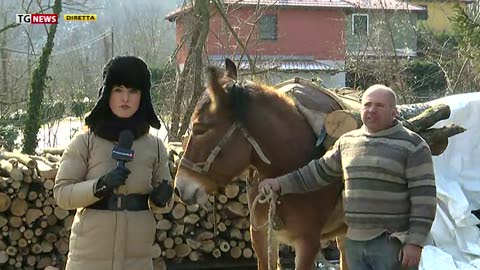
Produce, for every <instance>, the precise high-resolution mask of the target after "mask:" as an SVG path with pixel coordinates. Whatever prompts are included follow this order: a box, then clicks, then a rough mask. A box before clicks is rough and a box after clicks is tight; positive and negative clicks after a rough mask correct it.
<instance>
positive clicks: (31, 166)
mask: <svg viewBox="0 0 480 270" xmlns="http://www.w3.org/2000/svg"><path fill="white" fill-rule="evenodd" d="M57 162H58V157H55V156H53V155H47V156H45V157H34V156H27V155H23V154H20V153H9V152H2V153H1V154H0V175H1V178H0V230H1V234H0V268H1V269H44V268H46V267H47V266H55V265H63V264H64V262H65V258H66V254H67V252H68V239H69V234H70V227H71V224H72V222H73V214H74V213H71V212H69V211H67V210H64V209H62V208H60V207H58V206H57V205H56V204H55V200H54V198H53V185H54V179H55V175H56V172H57V166H58V165H57Z"/></svg>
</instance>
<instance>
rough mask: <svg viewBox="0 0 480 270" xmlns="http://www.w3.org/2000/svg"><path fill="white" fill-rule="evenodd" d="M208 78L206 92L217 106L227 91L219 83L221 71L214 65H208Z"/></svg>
mask: <svg viewBox="0 0 480 270" xmlns="http://www.w3.org/2000/svg"><path fill="white" fill-rule="evenodd" d="M207 73H208V80H209V87H208V93H209V95H210V98H211V99H212V101H213V104H214V106H215V107H216V106H218V105H219V104H221V103H222V100H225V98H226V96H227V93H226V92H225V89H223V86H222V85H221V84H220V82H219V79H220V78H221V77H222V75H223V74H222V71H221V70H219V69H218V68H216V67H208V69H207Z"/></svg>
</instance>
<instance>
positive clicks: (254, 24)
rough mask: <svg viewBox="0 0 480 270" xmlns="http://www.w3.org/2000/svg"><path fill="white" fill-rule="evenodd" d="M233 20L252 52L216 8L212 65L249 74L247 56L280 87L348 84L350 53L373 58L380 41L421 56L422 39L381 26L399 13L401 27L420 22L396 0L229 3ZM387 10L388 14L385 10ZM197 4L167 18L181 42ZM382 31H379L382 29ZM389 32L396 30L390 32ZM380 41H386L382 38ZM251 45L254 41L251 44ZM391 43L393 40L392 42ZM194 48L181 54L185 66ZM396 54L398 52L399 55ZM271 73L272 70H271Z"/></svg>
mask: <svg viewBox="0 0 480 270" xmlns="http://www.w3.org/2000/svg"><path fill="white" fill-rule="evenodd" d="M222 2H223V3H224V5H225V7H226V10H227V11H226V14H227V18H228V21H229V22H230V24H231V25H232V27H233V28H234V29H235V30H236V31H237V33H238V36H239V37H240V39H241V40H242V41H243V43H246V44H247V45H246V47H247V50H246V52H243V51H242V48H241V46H239V45H238V43H237V42H236V40H235V39H234V38H233V37H232V35H231V33H229V31H228V30H227V28H226V27H225V23H224V21H223V19H222V17H221V16H220V15H219V14H218V12H216V10H215V9H214V8H213V7H212V8H211V12H210V14H211V17H210V32H209V35H208V38H207V43H206V45H205V51H206V54H207V58H208V59H207V60H208V62H209V64H214V65H218V66H221V65H222V63H223V60H224V59H225V58H226V57H230V58H233V59H234V61H235V62H236V63H239V69H240V71H245V72H248V70H249V68H250V67H249V62H248V61H247V58H246V57H245V56H244V54H245V53H247V54H248V55H249V56H250V57H251V58H252V59H253V60H254V63H255V67H256V68H257V69H258V70H263V71H264V72H262V73H261V74H262V75H263V76H262V77H263V78H264V80H266V81H267V82H269V83H272V84H275V83H278V82H280V81H284V80H286V79H291V78H293V77H303V78H307V79H321V81H322V82H323V84H324V85H325V86H327V87H343V86H345V64H346V61H347V56H348V55H347V53H348V54H358V53H365V51H366V49H371V50H372V52H369V54H370V55H372V54H374V53H375V52H377V51H378V50H376V48H377V47H379V45H378V43H380V42H385V39H384V37H389V39H388V40H392V39H393V40H395V42H394V44H395V46H391V48H392V49H393V48H395V50H396V51H397V50H398V54H402V55H415V51H416V37H415V35H414V32H413V31H410V29H408V31H407V30H405V29H404V28H400V27H397V26H396V23H393V25H395V26H394V30H393V32H392V31H389V32H388V33H390V34H393V38H392V37H391V36H390V35H385V34H384V30H383V28H378V27H377V25H379V24H381V21H382V19H383V20H387V21H389V20H390V19H391V18H390V17H388V16H393V15H395V17H394V18H395V19H394V20H397V21H398V22H400V23H404V21H405V22H408V27H410V23H411V20H410V19H411V18H410V17H412V16H413V17H415V18H414V19H413V20H414V22H416V21H415V20H416V13H412V11H414V12H416V11H417V10H423V8H419V7H414V6H411V5H408V4H406V3H403V2H399V1H396V0H260V1H259V0H223V1H222ZM382 8H383V9H385V10H383V9H382ZM189 10H191V6H188V5H187V6H183V7H181V8H178V9H176V10H174V11H172V12H171V13H169V14H167V16H166V19H168V20H169V21H171V22H175V23H176V29H177V44H180V43H181V40H182V37H183V36H184V29H185V20H184V18H185V15H187V14H188V12H189ZM377 29H378V31H377ZM389 30H392V29H391V28H389ZM379 37H380V38H379ZM247 41H248V42H247ZM390 43H391V42H390ZM187 53H188V49H187V48H185V46H184V48H182V49H181V50H180V51H179V53H177V63H178V64H179V66H180V68H181V67H182V66H183V64H184V63H185V60H186V55H187ZM394 54H395V53H394ZM265 71H268V72H265Z"/></svg>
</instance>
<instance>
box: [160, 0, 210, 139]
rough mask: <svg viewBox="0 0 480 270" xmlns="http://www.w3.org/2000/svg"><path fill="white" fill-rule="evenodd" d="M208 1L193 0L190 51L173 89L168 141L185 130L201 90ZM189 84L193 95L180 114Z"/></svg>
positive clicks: (207, 25)
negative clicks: (189, 81)
mask: <svg viewBox="0 0 480 270" xmlns="http://www.w3.org/2000/svg"><path fill="white" fill-rule="evenodd" d="M208 3H209V2H208V1H206V0H201V1H195V5H194V8H193V10H194V12H193V16H195V17H197V18H195V19H194V21H195V24H194V29H193V31H192V33H193V34H192V37H191V42H190V48H189V49H190V51H189V54H188V56H187V60H186V61H185V65H184V67H183V70H182V72H181V74H180V75H179V77H178V81H177V86H176V89H175V99H174V108H173V110H172V125H171V128H170V134H169V140H170V141H179V140H180V138H181V136H182V135H183V133H185V131H186V130H187V127H188V122H189V120H190V117H191V115H192V113H193V109H194V107H195V104H196V103H197V101H198V98H199V97H200V94H201V93H202V92H203V90H204V89H203V88H202V87H198V89H197V87H196V86H201V85H202V76H201V74H202V64H203V61H202V52H203V48H204V45H205V41H206V39H207V35H208V30H209V22H210V13H209V4H208ZM190 71H192V72H193V73H194V74H193V82H191V83H190V84H189V83H188V82H187V81H188V76H189V73H190ZM189 85H192V86H194V90H193V95H192V97H191V99H190V102H189V105H188V107H187V111H186V112H185V114H182V113H181V112H182V101H183V99H184V94H185V88H186V87H187V86H189ZM182 115H183V118H182V121H181V123H180V118H181V116H182Z"/></svg>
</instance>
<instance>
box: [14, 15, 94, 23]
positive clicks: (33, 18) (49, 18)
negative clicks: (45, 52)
mask: <svg viewBox="0 0 480 270" xmlns="http://www.w3.org/2000/svg"><path fill="white" fill-rule="evenodd" d="M63 19H64V20H65V21H67V22H78V21H80V22H94V21H96V20H97V14H65V15H64V16H63ZM15 20H16V22H17V23H22V24H58V14H17V15H16V18H15Z"/></svg>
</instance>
